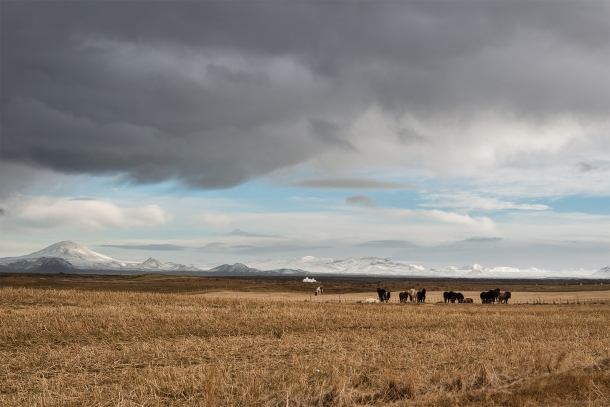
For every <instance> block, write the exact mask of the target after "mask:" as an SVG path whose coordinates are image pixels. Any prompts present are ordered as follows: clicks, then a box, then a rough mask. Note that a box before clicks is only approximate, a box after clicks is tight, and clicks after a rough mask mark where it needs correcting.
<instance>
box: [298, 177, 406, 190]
mask: <svg viewBox="0 0 610 407" xmlns="http://www.w3.org/2000/svg"><path fill="white" fill-rule="evenodd" d="M293 186H295V187H303V188H320V189H412V188H416V187H415V186H413V185H407V184H400V183H397V182H385V181H377V180H374V179H365V178H327V179H311V180H306V181H300V182H297V183H295V184H294V185H293Z"/></svg>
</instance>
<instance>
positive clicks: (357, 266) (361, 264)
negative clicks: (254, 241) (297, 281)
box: [248, 256, 426, 276]
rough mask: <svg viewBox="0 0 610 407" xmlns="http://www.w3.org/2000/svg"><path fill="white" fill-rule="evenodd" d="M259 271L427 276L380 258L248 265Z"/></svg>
mask: <svg viewBox="0 0 610 407" xmlns="http://www.w3.org/2000/svg"><path fill="white" fill-rule="evenodd" d="M248 266H249V267H252V268H255V269H259V270H277V269H294V270H305V271H307V272H310V273H327V274H345V275H392V276H400V275H425V272H426V269H425V268H424V267H422V266H418V265H414V264H404V263H397V262H393V261H392V260H390V259H384V258H380V257H349V258H347V259H329V258H318V257H313V256H305V257H301V258H295V259H283V260H260V261H254V262H249V263H248Z"/></svg>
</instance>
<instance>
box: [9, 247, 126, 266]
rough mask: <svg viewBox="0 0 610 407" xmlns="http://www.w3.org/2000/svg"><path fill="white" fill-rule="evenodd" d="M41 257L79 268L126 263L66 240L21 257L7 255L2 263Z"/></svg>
mask: <svg viewBox="0 0 610 407" xmlns="http://www.w3.org/2000/svg"><path fill="white" fill-rule="evenodd" d="M41 257H48V258H53V257H54V258H60V259H63V260H66V261H68V262H70V263H71V264H72V265H74V266H75V267H77V268H100V267H101V268H103V269H109V268H110V269H114V268H120V267H121V266H123V265H124V264H125V263H124V262H120V261H118V260H115V259H113V258H112V257H108V256H104V255H103V254H100V253H97V252H94V251H93V250H91V249H89V248H88V247H86V246H83V245H82V244H79V243H76V242H73V241H71V240H65V241H63V242H58V243H55V244H52V245H51V246H49V247H46V248H44V249H42V250H39V251H37V252H34V253H31V254H27V255H25V256H19V257H7V258H4V259H0V264H8V263H12V262H14V261H16V260H35V259H39V258H41Z"/></svg>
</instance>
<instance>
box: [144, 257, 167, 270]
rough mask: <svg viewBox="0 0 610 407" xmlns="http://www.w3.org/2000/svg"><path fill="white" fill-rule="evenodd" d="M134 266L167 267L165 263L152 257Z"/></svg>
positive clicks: (148, 267)
mask: <svg viewBox="0 0 610 407" xmlns="http://www.w3.org/2000/svg"><path fill="white" fill-rule="evenodd" d="M136 266H138V267H141V268H146V269H166V268H168V266H167V265H165V264H164V263H162V262H160V261H159V260H157V259H153V258H152V257H149V258H148V260H146V261H143V262H142V263H140V264H138V265H136Z"/></svg>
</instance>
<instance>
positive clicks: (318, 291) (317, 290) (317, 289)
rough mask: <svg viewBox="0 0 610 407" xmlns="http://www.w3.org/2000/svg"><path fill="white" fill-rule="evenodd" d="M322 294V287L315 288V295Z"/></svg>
mask: <svg viewBox="0 0 610 407" xmlns="http://www.w3.org/2000/svg"><path fill="white" fill-rule="evenodd" d="M323 292H324V290H323V289H322V287H318V288H316V292H315V294H316V295H322V293H323Z"/></svg>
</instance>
